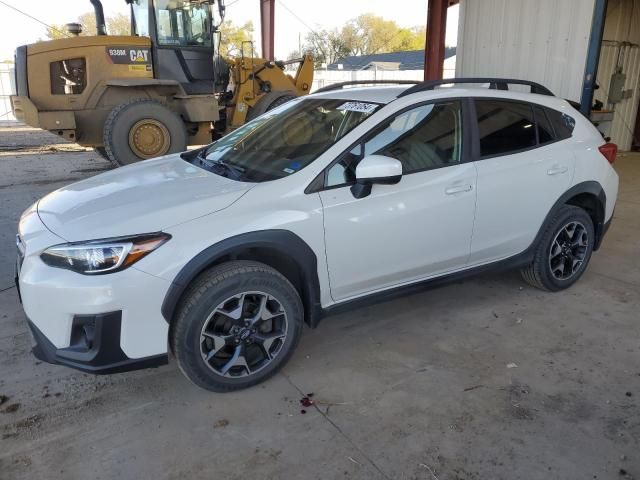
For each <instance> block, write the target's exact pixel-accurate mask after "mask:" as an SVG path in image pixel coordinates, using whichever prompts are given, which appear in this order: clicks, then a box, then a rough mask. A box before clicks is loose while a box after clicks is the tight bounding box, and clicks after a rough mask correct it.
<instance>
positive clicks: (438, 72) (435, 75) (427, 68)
mask: <svg viewBox="0 0 640 480" xmlns="http://www.w3.org/2000/svg"><path fill="white" fill-rule="evenodd" d="M428 2H429V7H428V13H427V39H426V41H427V44H426V48H425V49H424V79H425V80H440V79H441V78H442V70H443V68H444V51H445V45H444V39H445V34H446V31H447V7H448V6H449V0H428Z"/></svg>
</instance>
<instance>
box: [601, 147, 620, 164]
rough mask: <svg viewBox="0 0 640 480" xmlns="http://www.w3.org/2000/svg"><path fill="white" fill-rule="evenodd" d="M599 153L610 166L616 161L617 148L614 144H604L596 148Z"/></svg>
mask: <svg viewBox="0 0 640 480" xmlns="http://www.w3.org/2000/svg"><path fill="white" fill-rule="evenodd" d="M598 150H600V153H601V154H602V155H603V156H604V158H606V159H607V161H608V162H609V163H611V164H613V162H615V161H616V155H617V154H618V146H617V145H616V144H615V143H605V144H604V145H601V146H600V147H598Z"/></svg>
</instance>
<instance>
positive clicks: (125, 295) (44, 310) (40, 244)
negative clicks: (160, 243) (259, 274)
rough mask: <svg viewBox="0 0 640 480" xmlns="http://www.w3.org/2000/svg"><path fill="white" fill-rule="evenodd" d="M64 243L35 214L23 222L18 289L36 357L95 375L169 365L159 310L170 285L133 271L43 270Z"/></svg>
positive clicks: (28, 214)
mask: <svg viewBox="0 0 640 480" xmlns="http://www.w3.org/2000/svg"><path fill="white" fill-rule="evenodd" d="M63 242H64V239H62V238H60V237H58V236H56V235H55V234H53V233H51V232H50V231H49V230H48V229H47V228H46V227H45V226H44V224H43V223H42V221H41V220H40V218H39V215H38V214H37V212H36V209H35V206H32V207H31V209H29V210H28V211H27V212H25V214H24V215H23V216H22V218H21V220H20V235H19V237H18V252H19V253H18V262H17V271H18V275H17V278H16V283H17V286H18V291H19V294H20V297H21V301H22V306H23V308H24V311H25V314H26V316H27V318H28V319H29V323H30V328H31V332H32V333H33V336H34V338H35V339H36V342H35V343H36V348H35V349H34V353H35V354H36V355H37V356H38V357H39V358H42V359H43V360H44V361H47V362H51V363H59V364H63V365H68V366H70V367H74V368H79V369H80V370H84V371H89V372H95V373H110V372H114V371H124V370H132V369H137V368H146V366H156V365H158V364H162V363H166V358H167V351H168V349H167V339H168V332H169V325H168V324H167V322H166V321H165V320H164V317H163V316H162V313H161V311H160V308H161V305H162V301H163V299H164V297H165V295H166V292H167V290H168V288H169V286H170V282H169V281H167V280H164V279H161V278H158V277H156V276H153V275H150V274H148V273H146V272H143V271H141V270H138V269H137V268H135V266H132V267H129V268H127V269H126V270H123V271H120V272H116V273H112V274H108V275H93V276H92V275H81V274H79V273H75V272H72V271H70V270H64V269H59V268H53V267H50V266H48V265H46V264H45V263H44V262H43V261H42V260H41V259H40V254H41V253H42V252H43V251H44V250H45V249H46V248H48V247H50V246H52V245H56V244H60V243H63ZM83 329H84V330H83ZM83 331H84V332H85V333H83ZM83 335H84V337H83ZM85 337H86V338H85ZM87 338H88V339H89V341H88V342H87V341H86V340H87Z"/></svg>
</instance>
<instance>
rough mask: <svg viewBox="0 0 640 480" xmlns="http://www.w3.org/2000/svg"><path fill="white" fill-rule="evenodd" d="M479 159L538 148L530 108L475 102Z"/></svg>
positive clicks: (512, 103) (526, 106)
mask: <svg viewBox="0 0 640 480" xmlns="http://www.w3.org/2000/svg"><path fill="white" fill-rule="evenodd" d="M475 104H476V115H477V119H478V131H479V137H480V156H481V157H491V156H495V155H506V154H509V153H514V152H518V151H521V150H526V149H528V148H531V147H535V146H536V144H537V139H536V129H535V120H534V116H533V108H532V106H531V105H530V104H527V103H519V102H511V101H504V100H488V99H486V100H482V99H480V100H476V101H475Z"/></svg>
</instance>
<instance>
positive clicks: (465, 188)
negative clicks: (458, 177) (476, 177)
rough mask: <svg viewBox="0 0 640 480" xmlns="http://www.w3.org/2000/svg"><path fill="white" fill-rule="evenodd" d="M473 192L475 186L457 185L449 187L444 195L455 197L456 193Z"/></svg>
mask: <svg viewBox="0 0 640 480" xmlns="http://www.w3.org/2000/svg"><path fill="white" fill-rule="evenodd" d="M471 190H473V185H455V186H451V187H447V188H446V189H445V190H444V193H446V194H447V195H454V194H456V193H463V192H470V191H471Z"/></svg>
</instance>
